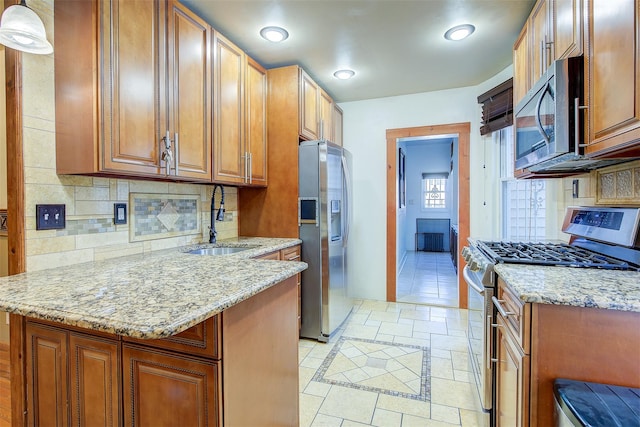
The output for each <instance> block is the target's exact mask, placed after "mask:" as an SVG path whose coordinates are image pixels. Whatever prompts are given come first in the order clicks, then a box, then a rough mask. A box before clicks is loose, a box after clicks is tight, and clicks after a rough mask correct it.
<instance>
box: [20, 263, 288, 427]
mask: <svg viewBox="0 0 640 427" xmlns="http://www.w3.org/2000/svg"><path fill="white" fill-rule="evenodd" d="M278 253H279V252H278ZM297 303H298V278H296V277H295V276H293V277H290V278H288V279H285V280H283V281H282V282H280V283H278V284H276V285H274V286H272V287H270V288H268V289H265V290H263V291H262V292H259V293H257V294H256V295H254V296H252V297H251V298H249V299H247V300H245V301H242V302H240V303H238V304H236V305H234V306H232V307H230V308H228V309H226V310H225V311H223V312H222V313H220V314H218V315H216V316H214V317H212V318H209V319H207V320H205V321H203V322H201V323H199V324H197V325H195V326H193V327H191V328H189V329H187V330H185V331H184V332H181V333H180V334H177V335H174V336H172V337H169V338H164V339H157V340H143V339H136V338H128V337H123V336H119V335H112V334H106V333H101V332H96V331H90V330H87V329H82V328H77V327H72V326H67V325H62V324H59V323H54V322H49V321H44V320H37V319H31V318H22V317H19V316H15V320H16V321H19V323H20V324H22V325H23V326H22V327H21V331H23V332H21V333H22V334H23V335H21V336H20V338H21V339H16V337H17V335H18V334H15V335H14V334H12V337H11V339H12V346H13V345H16V346H20V343H24V347H23V348H22V350H21V351H22V352H23V354H24V355H25V357H22V356H20V358H18V359H17V360H19V362H20V363H21V364H20V365H12V367H11V369H17V370H19V371H22V370H24V372H25V381H26V384H25V385H24V386H22V385H21V384H20V381H19V380H18V381H17V382H16V383H15V388H14V389H15V390H20V389H22V390H24V391H25V395H24V401H23V402H24V403H25V408H26V419H25V420H24V422H26V425H29V426H70V425H72V426H107V427H110V426H154V427H163V426H166V427H173V426H190V427H192V426H193V427H200V426H202V427H205V426H206V427H216V426H222V425H224V426H227V427H235V426H237V427H243V426H268V425H286V426H297V425H298V416H299V415H298V414H299V412H298V411H299V407H298V399H299V394H298V322H297V317H298V308H297ZM13 323H14V322H13V320H12V324H13ZM223 355H224V357H223ZM225 358H226V359H225ZM223 359H225V360H224V361H223ZM13 362H14V360H12V363H13ZM22 363H24V365H22ZM223 377H224V381H223ZM13 385H14V384H12V386H13ZM16 396H17V395H16ZM16 398H17V397H16ZM14 425H15V426H17V427H22V426H23V425H24V424H23V421H22V419H20V418H19V417H18V418H16V421H15V423H14Z"/></svg>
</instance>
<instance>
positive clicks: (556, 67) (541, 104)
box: [515, 56, 584, 172]
mask: <svg viewBox="0 0 640 427" xmlns="http://www.w3.org/2000/svg"><path fill="white" fill-rule="evenodd" d="M583 70H584V59H583V57H582V56H580V57H574V58H566V59H560V60H557V61H554V62H553V63H552V64H551V66H550V67H549V68H548V69H547V71H546V72H545V73H544V74H543V75H542V77H541V78H540V80H538V82H536V84H535V85H534V86H533V87H532V88H531V90H529V92H527V94H526V96H525V97H524V99H523V100H522V101H521V102H519V103H518V105H517V106H516V109H515V157H516V158H515V165H516V169H523V168H529V170H531V171H536V170H535V169H537V171H540V172H545V171H546V169H547V166H548V165H557V164H558V163H562V162H564V160H565V159H566V158H567V157H570V158H572V159H574V158H575V157H576V156H577V157H581V156H580V152H579V151H580V144H581V143H582V141H583V126H580V125H579V116H580V114H581V113H580V109H579V106H580V105H582V102H583V92H584V90H583V88H584V81H583V79H584V73H583ZM574 160H575V159H574Z"/></svg>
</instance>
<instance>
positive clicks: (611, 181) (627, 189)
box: [594, 161, 640, 205]
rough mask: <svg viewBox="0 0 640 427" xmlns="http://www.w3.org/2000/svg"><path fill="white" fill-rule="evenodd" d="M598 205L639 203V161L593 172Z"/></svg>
mask: <svg viewBox="0 0 640 427" xmlns="http://www.w3.org/2000/svg"><path fill="white" fill-rule="evenodd" d="M594 174H595V180H596V184H597V193H596V203H597V204H599V205H640V161H633V162H630V163H623V164H621V165H616V166H611V167H608V168H603V169H600V170H597V171H595V172H594Z"/></svg>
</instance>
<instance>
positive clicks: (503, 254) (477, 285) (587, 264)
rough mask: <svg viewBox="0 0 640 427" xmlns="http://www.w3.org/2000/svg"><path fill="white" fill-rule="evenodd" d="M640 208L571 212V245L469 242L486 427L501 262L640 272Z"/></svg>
mask: <svg viewBox="0 0 640 427" xmlns="http://www.w3.org/2000/svg"><path fill="white" fill-rule="evenodd" d="M639 229H640V208H600V207H570V208H567V212H566V214H565V218H564V222H563V225H562V231H563V232H565V233H567V234H569V235H571V238H570V243H569V244H566V243H557V242H546V243H535V242H534V243H521V242H496V241H482V240H476V239H474V238H469V246H466V247H465V248H463V250H462V255H463V257H464V259H465V262H466V266H465V267H464V269H463V271H462V274H463V276H464V279H465V281H466V282H467V285H468V304H469V305H468V307H469V321H468V343H469V357H470V359H471V365H472V368H473V372H474V376H475V380H476V385H477V387H478V393H479V396H480V402H481V404H482V408H483V410H484V412H485V424H486V425H488V426H493V425H494V423H495V417H494V413H493V411H494V408H495V390H494V383H495V369H494V367H495V366H494V365H495V362H496V354H495V349H496V345H495V343H496V333H495V319H496V312H497V308H496V306H495V305H494V302H493V297H494V295H495V293H496V286H497V282H498V279H497V274H496V273H495V272H494V266H495V265H496V264H498V263H518V264H536V265H543V266H557V267H558V268H562V267H565V268H566V267H577V268H602V269H620V270H636V271H640V232H639Z"/></svg>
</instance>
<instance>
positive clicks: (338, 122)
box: [333, 104, 343, 147]
mask: <svg viewBox="0 0 640 427" xmlns="http://www.w3.org/2000/svg"><path fill="white" fill-rule="evenodd" d="M342 117H343V114H342V108H340V107H338V104H333V142H334V143H336V144H337V145H339V146H341V147H342Z"/></svg>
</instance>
